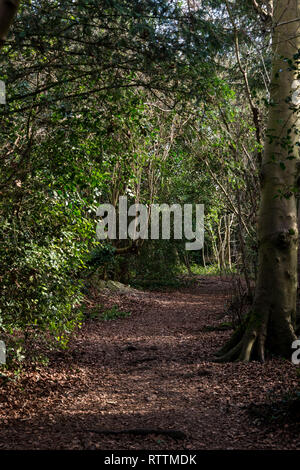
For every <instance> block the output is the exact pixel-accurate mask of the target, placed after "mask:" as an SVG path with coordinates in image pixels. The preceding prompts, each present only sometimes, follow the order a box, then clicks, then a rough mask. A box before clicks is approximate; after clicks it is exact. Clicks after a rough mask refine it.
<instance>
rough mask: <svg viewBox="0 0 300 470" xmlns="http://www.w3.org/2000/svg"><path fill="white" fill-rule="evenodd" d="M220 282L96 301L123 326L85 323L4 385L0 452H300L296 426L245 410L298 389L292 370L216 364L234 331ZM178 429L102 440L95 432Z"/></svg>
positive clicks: (277, 363)
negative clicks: (47, 358) (63, 347)
mask: <svg viewBox="0 0 300 470" xmlns="http://www.w3.org/2000/svg"><path fill="white" fill-rule="evenodd" d="M229 287H230V286H229V284H228V281H226V280H223V281H221V280H219V279H216V278H206V279H201V280H200V282H199V285H198V286H196V287H192V288H191V287H190V288H185V289H181V290H179V291H176V292H168V293H166V292H137V293H136V292H133V293H131V294H126V295H113V296H105V295H101V296H98V297H95V298H94V299H93V300H92V302H91V305H93V304H95V302H101V303H102V304H105V307H106V308H108V307H110V306H112V305H119V306H120V308H122V309H124V310H125V311H131V312H132V314H131V316H130V317H128V318H124V319H118V320H115V321H108V322H100V321H96V320H91V321H89V322H87V323H86V325H85V326H84V328H83V329H82V331H81V332H80V334H79V336H78V337H77V338H76V339H75V340H74V341H73V343H72V347H71V349H70V351H69V352H68V353H64V354H62V353H60V354H55V356H54V357H53V358H52V360H51V363H50V365H49V366H48V367H40V368H39V369H38V370H34V371H29V372H27V373H26V374H25V375H24V376H23V377H22V378H21V379H20V381H19V382H18V384H13V383H12V382H9V383H7V384H3V383H2V385H1V383H0V420H1V427H0V449H104V450H117V449H125V450H128V449H147V450H150V449H151V450H154V449H160V450H175V449H181V450H182V449H300V437H299V432H297V433H296V432H295V428H293V426H292V425H286V426H285V427H279V426H278V425H272V426H267V427H266V426H265V425H263V424H262V423H261V422H260V420H258V419H254V418H253V417H250V416H249V413H248V411H247V405H248V404H249V402H254V403H262V402H263V401H265V400H266V399H267V398H268V397H269V398H270V397H273V398H274V397H276V396H279V397H281V396H282V394H283V393H285V392H288V391H289V390H292V389H294V388H295V385H296V384H297V378H296V367H295V366H293V365H292V364H291V363H290V362H289V361H283V360H280V359H272V360H269V361H268V362H266V363H265V364H263V365H262V364H259V363H255V362H253V363H251V364H248V365H247V364H216V363H214V362H212V357H213V354H214V352H215V351H216V350H217V349H218V347H220V346H221V345H222V344H223V342H224V341H225V340H226V338H227V337H228V336H229V335H230V331H207V326H209V325H211V326H215V325H217V324H219V323H222V322H223V321H224V314H223V312H224V308H225V305H226V301H227V296H228V292H229ZM150 428H151V429H162V430H165V431H167V430H170V429H172V430H177V431H180V433H184V434H185V436H186V437H185V438H183V439H182V437H183V436H182V435H179V437H181V438H178V437H177V438H176V436H168V435H166V434H163V433H161V434H147V432H146V433H144V435H140V434H139V433H138V432H137V433H136V434H122V433H120V434H99V433H96V432H91V430H98V431H99V430H111V431H122V430H128V429H135V430H138V429H144V430H147V429H150Z"/></svg>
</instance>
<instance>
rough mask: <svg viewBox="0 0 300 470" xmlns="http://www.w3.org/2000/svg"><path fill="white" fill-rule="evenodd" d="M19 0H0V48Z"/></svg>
mask: <svg viewBox="0 0 300 470" xmlns="http://www.w3.org/2000/svg"><path fill="white" fill-rule="evenodd" d="M19 5H20V0H0V48H1V47H2V46H3V44H4V42H5V40H6V36H7V33H8V30H9V28H10V26H11V24H12V22H13V19H14V16H15V14H16V13H17V11H18V8H19Z"/></svg>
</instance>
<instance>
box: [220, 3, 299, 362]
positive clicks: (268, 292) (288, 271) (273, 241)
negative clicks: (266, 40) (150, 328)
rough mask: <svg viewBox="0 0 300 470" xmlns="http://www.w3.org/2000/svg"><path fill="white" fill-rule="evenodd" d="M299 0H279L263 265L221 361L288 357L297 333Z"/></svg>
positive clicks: (264, 182)
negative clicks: (246, 311)
mask: <svg viewBox="0 0 300 470" xmlns="http://www.w3.org/2000/svg"><path fill="white" fill-rule="evenodd" d="M299 11H300V0H288V1H286V0H276V1H274V13H273V29H272V31H273V33H272V52H273V59H272V77H271V87H270V100H269V112H268V125H267V132H266V136H265V145H264V155H263V159H262V167H261V201H260V210H259V217H258V240H259V248H258V250H259V253H258V256H259V268H258V279H257V283H256V288H255V295H254V300H253V305H252V308H251V311H250V313H249V314H248V315H247V317H246V319H245V321H244V322H243V324H242V325H241V326H240V328H239V329H238V330H237V331H236V332H235V333H234V335H233V336H232V338H231V339H230V341H229V342H228V343H227V344H226V345H225V346H224V347H223V348H222V349H221V350H220V351H219V353H218V356H219V360H220V361H227V360H242V361H248V360H250V359H251V358H258V359H260V360H261V361H263V360H264V358H265V350H266V349H268V351H270V352H272V353H275V354H279V355H282V356H284V357H289V356H290V354H291V344H292V342H293V341H294V340H295V338H296V334H295V326H296V325H295V324H296V294H297V247H298V228H297V204H296V193H297V181H298V178H299V168H300V162H299V154H298V145H299V142H298V141H299V117H298V107H299V103H300V92H299V84H300V82H299V57H300V54H299V49H300V34H299V21H300V20H299Z"/></svg>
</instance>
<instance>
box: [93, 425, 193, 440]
mask: <svg viewBox="0 0 300 470" xmlns="http://www.w3.org/2000/svg"><path fill="white" fill-rule="evenodd" d="M84 431H85V432H94V433H97V434H133V435H135V436H147V435H148V434H162V435H164V436H169V437H172V438H173V439H185V438H186V437H187V436H186V434H185V433H184V432H183V431H179V430H176V429H151V428H150V429H147V428H141V429H139V428H136V429H135V428H134V429H121V430H115V429H85V430H84Z"/></svg>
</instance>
